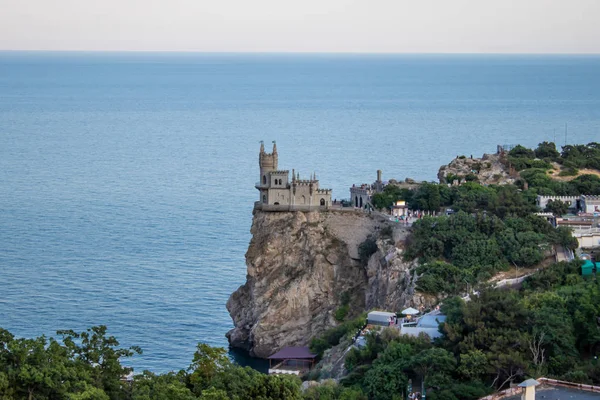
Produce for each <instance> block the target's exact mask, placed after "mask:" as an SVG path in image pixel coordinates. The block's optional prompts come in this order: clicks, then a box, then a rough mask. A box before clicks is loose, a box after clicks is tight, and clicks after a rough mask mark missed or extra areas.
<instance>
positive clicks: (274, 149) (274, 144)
mask: <svg viewBox="0 0 600 400" xmlns="http://www.w3.org/2000/svg"><path fill="white" fill-rule="evenodd" d="M273 154H277V143H275V141H274V140H273Z"/></svg>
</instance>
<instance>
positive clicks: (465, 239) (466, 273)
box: [405, 212, 577, 294]
mask: <svg viewBox="0 0 600 400" xmlns="http://www.w3.org/2000/svg"><path fill="white" fill-rule="evenodd" d="M552 244H561V245H565V246H566V247H568V248H575V247H576V245H577V244H576V241H575V239H573V238H572V237H571V235H570V233H569V231H568V230H566V229H565V228H559V229H554V228H553V227H552V226H551V225H550V224H548V222H546V220H544V219H543V218H540V217H537V216H535V215H528V216H526V217H524V218H521V217H516V216H515V217H506V218H505V219H500V218H499V217H497V216H495V215H487V214H484V213H479V214H476V215H471V214H467V213H464V212H458V213H456V214H453V215H451V216H448V217H446V216H442V217H437V218H431V217H426V218H423V219H421V220H419V221H417V222H416V223H415V224H414V225H413V233H412V235H411V236H410V237H409V240H408V241H407V248H406V252H405V256H406V258H407V259H413V258H417V257H418V258H419V259H420V260H421V265H420V266H419V267H418V269H417V273H419V274H421V275H422V276H421V278H420V279H419V280H418V282H417V285H418V286H417V288H418V289H419V290H420V291H422V292H427V293H432V294H439V293H447V294H452V293H459V292H461V291H464V290H463V289H465V286H466V285H467V284H471V285H473V284H475V283H477V282H480V281H483V280H486V279H489V278H490V277H491V276H493V275H494V274H495V273H497V272H499V271H502V270H506V269H508V268H510V267H515V266H517V267H531V266H534V265H536V264H538V263H540V262H541V261H542V260H543V259H544V257H545V255H547V252H548V251H549V248H550V245H552Z"/></svg>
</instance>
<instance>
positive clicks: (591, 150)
mask: <svg viewBox="0 0 600 400" xmlns="http://www.w3.org/2000/svg"><path fill="white" fill-rule="evenodd" d="M507 162H508V165H509V166H512V167H513V168H515V169H516V170H517V171H520V175H521V179H520V180H518V182H517V186H512V185H501V186H495V185H490V186H482V185H479V184H478V183H477V177H476V175H473V176H471V177H470V178H469V179H466V180H467V182H466V184H463V185H461V186H453V187H448V186H447V185H438V184H435V183H423V184H421V185H419V186H418V187H417V188H415V189H408V188H401V187H398V186H395V185H387V186H386V187H385V188H384V190H383V192H382V193H377V194H375V195H373V197H372V199H371V202H372V204H373V206H375V207H376V208H378V209H389V208H390V207H391V206H392V204H394V203H395V202H396V201H398V200H405V201H406V202H407V205H408V207H409V208H410V209H411V210H422V211H435V212H437V211H439V210H440V209H441V208H443V207H449V208H453V209H457V210H463V211H466V212H475V211H478V210H479V211H483V210H487V211H488V212H491V213H494V214H496V215H498V216H499V217H501V218H503V217H504V216H505V215H515V214H516V215H520V216H524V215H526V214H528V213H530V212H533V211H534V210H535V205H534V200H535V197H536V195H538V194H541V195H560V196H569V195H580V194H591V195H600V178H599V177H598V176H595V175H590V174H584V175H581V176H578V177H576V178H575V179H573V180H571V181H569V182H565V181H559V180H555V179H552V177H550V176H549V175H548V173H547V171H548V170H551V169H553V168H554V166H553V164H552V163H558V164H559V166H561V167H562V168H563V169H562V171H561V173H560V175H561V176H569V175H577V173H578V172H579V170H578V169H579V168H589V169H597V170H600V144H599V143H595V142H593V143H589V144H587V145H568V146H564V147H563V148H562V153H559V152H558V151H557V150H556V146H555V145H554V143H549V142H543V143H540V144H539V145H538V147H537V148H536V149H535V150H531V149H527V148H525V147H523V146H520V145H519V146H516V147H514V148H513V149H512V150H511V151H510V152H509V153H508V156H507ZM555 165H556V164H555ZM452 180H453V177H450V178H449V181H450V182H449V183H451V182H452ZM525 183H527V185H528V188H529V189H530V190H523V189H525Z"/></svg>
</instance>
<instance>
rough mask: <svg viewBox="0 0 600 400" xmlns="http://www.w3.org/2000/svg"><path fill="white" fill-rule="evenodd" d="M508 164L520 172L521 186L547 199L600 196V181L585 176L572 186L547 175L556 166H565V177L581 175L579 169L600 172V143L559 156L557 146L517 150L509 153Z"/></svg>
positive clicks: (571, 148)
mask: <svg viewBox="0 0 600 400" xmlns="http://www.w3.org/2000/svg"><path fill="white" fill-rule="evenodd" d="M508 162H509V163H510V165H511V166H512V167H514V168H515V169H516V170H517V171H521V172H520V174H521V178H522V179H523V181H522V182H521V183H520V184H521V186H523V183H524V182H527V184H528V186H529V187H530V188H536V189H537V191H538V192H539V194H544V195H559V196H569V195H579V194H593V195H597V194H600V178H599V177H597V176H595V175H589V174H584V175H580V176H578V177H577V178H575V179H573V180H572V181H569V182H564V181H558V180H554V179H552V178H551V177H550V176H548V174H547V173H546V171H547V170H549V169H552V168H553V165H552V164H551V163H552V162H556V163H558V164H561V166H562V171H561V172H560V174H559V175H561V176H574V175H577V174H578V172H579V169H581V168H588V169H596V170H600V143H595V142H592V143H588V144H587V145H567V146H564V147H563V148H562V152H561V153H559V152H558V151H557V150H556V147H555V145H554V143H549V142H543V143H540V144H539V145H538V147H537V148H536V149H535V151H534V150H530V149H526V148H525V147H523V146H516V147H515V148H513V149H512V150H511V151H510V152H509V153H508Z"/></svg>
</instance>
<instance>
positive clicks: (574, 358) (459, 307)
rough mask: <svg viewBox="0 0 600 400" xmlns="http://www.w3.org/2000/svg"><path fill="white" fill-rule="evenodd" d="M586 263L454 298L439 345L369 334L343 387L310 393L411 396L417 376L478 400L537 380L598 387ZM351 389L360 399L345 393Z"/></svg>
mask: <svg viewBox="0 0 600 400" xmlns="http://www.w3.org/2000/svg"><path fill="white" fill-rule="evenodd" d="M580 266H581V263H580V262H578V261H575V262H571V263H558V264H554V265H552V266H550V267H548V268H546V269H544V270H541V271H539V272H537V273H536V274H534V275H532V276H531V277H530V278H528V279H527V280H526V282H525V283H524V285H523V288H522V289H520V290H500V289H486V290H482V291H481V293H480V294H479V295H478V296H474V297H472V298H471V300H470V301H467V302H465V301H463V300H462V299H460V298H458V297H454V298H449V299H446V300H445V302H444V304H443V305H442V311H443V312H444V313H445V314H446V315H447V320H446V323H445V324H444V325H442V326H441V328H440V329H441V330H442V331H443V333H444V334H445V335H444V336H443V337H442V338H441V339H438V340H437V341H436V342H434V343H432V342H431V341H430V340H429V338H427V337H419V338H414V337H407V336H399V334H398V331H397V330H395V329H392V328H386V329H384V330H383V331H382V332H381V333H380V334H375V333H371V334H368V335H367V337H366V339H367V341H366V346H364V347H362V348H352V349H351V350H350V351H349V352H348V354H347V356H346V364H345V365H346V367H347V369H348V370H349V374H348V375H347V376H346V377H345V378H344V379H342V381H341V382H340V384H341V386H336V385H333V384H330V385H325V386H324V387H317V388H313V389H312V390H311V391H310V392H311V396H312V397H310V398H311V399H312V398H314V399H317V398H330V399H336V398H356V399H359V398H369V399H384V400H385V399H396V398H404V397H402V396H403V395H404V394H405V393H406V390H407V387H408V385H409V381H411V382H412V388H413V390H414V391H420V390H419V388H420V384H421V382H423V381H424V384H423V386H424V387H425V388H426V390H427V398H428V399H448V400H453V399H465V400H469V399H477V398H480V397H482V396H484V395H486V394H487V393H489V392H491V391H493V390H495V389H501V388H505V387H507V386H508V384H509V383H510V382H520V381H522V380H525V379H527V378H529V377H539V376H549V377H554V378H559V379H564V380H568V381H574V382H582V383H594V384H598V383H600V365H599V364H597V361H596V357H597V355H598V353H599V352H600V328H599V327H598V322H597V321H598V319H597V318H598V316H599V315H600V285H599V283H598V282H597V281H596V280H595V279H588V280H584V279H583V278H582V277H581V275H580V273H579V271H580ZM344 388H345V389H346V390H349V391H350V392H346V393H353V396H355V397H342V395H341V393H342V392H343V390H344ZM316 393H323V394H329V395H328V397H318V396H317V395H316ZM361 393H362V395H363V396H365V397H360V394H361Z"/></svg>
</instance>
